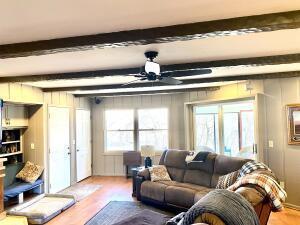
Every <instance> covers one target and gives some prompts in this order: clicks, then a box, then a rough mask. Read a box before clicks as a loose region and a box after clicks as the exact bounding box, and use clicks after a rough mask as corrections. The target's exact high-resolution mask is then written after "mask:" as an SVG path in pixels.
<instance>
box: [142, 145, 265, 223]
mask: <svg viewBox="0 0 300 225" xmlns="http://www.w3.org/2000/svg"><path fill="white" fill-rule="evenodd" d="M188 153H189V152H188V151H185V150H167V151H165V152H164V153H163V155H162V157H161V159H160V163H159V164H160V165H165V166H166V168H167V170H168V173H169V175H170V177H171V179H172V181H158V182H151V181H150V174H149V171H148V170H147V169H146V170H143V171H141V172H139V173H138V176H137V184H136V185H137V186H136V191H137V193H136V195H137V199H138V200H141V201H143V202H145V203H151V204H155V205H159V206H163V207H167V208H168V209H171V210H176V211H186V210H188V209H189V208H190V207H191V206H193V204H194V203H196V202H197V201H198V200H199V199H201V198H202V197H203V196H204V195H206V194H207V193H208V192H209V191H211V190H212V189H214V188H216V185H217V182H218V179H219V177H220V176H222V175H225V174H228V173H230V172H233V171H236V170H239V169H240V168H241V167H242V166H243V165H244V164H245V163H246V162H248V161H249V159H242V158H236V157H228V156H224V155H217V154H214V153H209V154H208V155H207V157H206V159H205V160H204V161H203V162H190V163H188V164H187V163H186V161H185V159H186V156H187V154H188ZM254 209H255V211H256V212H257V214H258V217H259V218H260V222H261V225H264V224H267V221H268V218H269V215H270V212H271V210H270V206H269V203H268V202H267V201H266V199H262V200H261V201H260V202H259V203H256V205H255V206H254Z"/></svg>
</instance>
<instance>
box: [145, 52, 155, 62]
mask: <svg viewBox="0 0 300 225" xmlns="http://www.w3.org/2000/svg"><path fill="white" fill-rule="evenodd" d="M145 56H146V58H147V59H150V61H151V62H152V61H153V59H155V58H156V57H157V56H158V52H156V51H148V52H145Z"/></svg>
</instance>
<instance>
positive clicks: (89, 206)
mask: <svg viewBox="0 0 300 225" xmlns="http://www.w3.org/2000/svg"><path fill="white" fill-rule="evenodd" d="M82 182H83V183H93V184H100V185H102V187H101V188H100V189H99V190H97V191H96V192H94V193H93V194H91V195H90V196H88V197H87V198H85V199H83V200H82V201H80V202H78V203H76V204H75V205H74V206H73V207H71V208H70V209H68V210H67V211H65V212H63V213H62V214H60V215H59V216H57V217H55V218H54V219H52V220H51V221H50V222H48V223H47V224H46V225H84V224H85V223H86V222H87V221H88V220H89V219H90V218H91V217H93V216H94V215H95V214H96V213H97V212H98V211H99V210H100V209H102V208H103V207H104V206H105V205H106V204H107V203H109V202H110V201H113V200H118V201H135V198H133V197H131V191H132V188H131V179H126V178H123V177H100V176H94V177H90V178H88V179H86V180H84V181H82ZM299 224H300V211H297V210H292V209H287V208H286V209H285V210H284V211H283V212H279V213H272V214H271V217H270V220H269V223H268V225H299Z"/></svg>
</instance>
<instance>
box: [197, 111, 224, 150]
mask: <svg viewBox="0 0 300 225" xmlns="http://www.w3.org/2000/svg"><path fill="white" fill-rule="evenodd" d="M195 132H196V135H195V148H196V149H200V148H201V147H208V148H210V149H212V150H213V151H215V152H218V143H219V142H218V115H217V114H198V115H196V116H195Z"/></svg>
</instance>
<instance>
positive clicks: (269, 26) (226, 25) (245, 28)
mask: <svg viewBox="0 0 300 225" xmlns="http://www.w3.org/2000/svg"><path fill="white" fill-rule="evenodd" d="M297 28H300V10H298V11H290V12H282V13H273V14H265V15H255V16H246V17H238V18H231V19H222V20H214V21H206V22H198V23H191V24H182V25H173V26H166V27H156V28H149V29H139V30H129V31H120V32H113V33H102V34H94V35H86V36H77V37H67V38H58V39H52V40H41V41H33V42H26V43H14V44H6V45H1V46H0V58H2V59H4V58H15V57H26V56H37V55H45V54H54V53H59V52H74V51H83V50H90V49H95V48H97V49H101V48H114V47H127V46H134V45H148V44H154V43H168V42H173V41H188V40H195V39H201V38H211V37H217V36H231V35H244V34H249V33H259V32H270V31H277V30H284V29H297Z"/></svg>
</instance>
